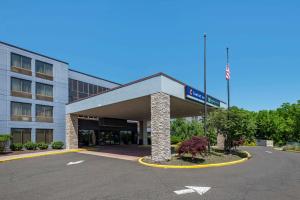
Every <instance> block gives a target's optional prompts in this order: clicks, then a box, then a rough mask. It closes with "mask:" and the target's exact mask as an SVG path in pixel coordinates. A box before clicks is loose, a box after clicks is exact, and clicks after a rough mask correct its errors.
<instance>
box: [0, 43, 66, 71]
mask: <svg viewBox="0 0 300 200" xmlns="http://www.w3.org/2000/svg"><path fill="white" fill-rule="evenodd" d="M0 44H3V45H6V46H10V47H13V48H16V49H20V50H22V51H26V52H28V53H32V54H35V55H38V56H42V57H44V58H48V59H50V60H55V61H57V62H61V63H64V64H67V65H69V63H68V62H66V61H63V60H58V59H56V58H52V57H49V56H46V55H43V54H41V53H37V52H34V51H31V50H28V49H24V48H22V47H18V46H15V45H12V44H9V43H6V42H2V41H0Z"/></svg>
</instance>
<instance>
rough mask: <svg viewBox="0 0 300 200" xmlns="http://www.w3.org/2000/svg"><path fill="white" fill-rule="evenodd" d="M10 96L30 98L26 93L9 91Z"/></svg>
mask: <svg viewBox="0 0 300 200" xmlns="http://www.w3.org/2000/svg"><path fill="white" fill-rule="evenodd" d="M11 96H15V97H23V98H29V99H31V98H32V94H31V93H28V92H22V91H11Z"/></svg>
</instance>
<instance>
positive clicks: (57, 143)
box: [51, 141, 64, 149]
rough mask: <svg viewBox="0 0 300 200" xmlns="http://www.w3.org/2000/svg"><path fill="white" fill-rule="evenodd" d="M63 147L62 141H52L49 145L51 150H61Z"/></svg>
mask: <svg viewBox="0 0 300 200" xmlns="http://www.w3.org/2000/svg"><path fill="white" fill-rule="evenodd" d="M63 146H64V143H63V142H62V141H54V142H52V144H51V147H52V149H62V148H63Z"/></svg>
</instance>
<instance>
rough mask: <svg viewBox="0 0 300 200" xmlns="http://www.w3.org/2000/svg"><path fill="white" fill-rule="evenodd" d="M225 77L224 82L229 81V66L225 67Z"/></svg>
mask: <svg viewBox="0 0 300 200" xmlns="http://www.w3.org/2000/svg"><path fill="white" fill-rule="evenodd" d="M225 77H226V80H229V79H230V68H229V64H227V65H226V71H225Z"/></svg>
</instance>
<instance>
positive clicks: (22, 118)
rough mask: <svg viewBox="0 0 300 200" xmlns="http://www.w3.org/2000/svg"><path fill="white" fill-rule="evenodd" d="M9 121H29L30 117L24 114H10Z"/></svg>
mask: <svg viewBox="0 0 300 200" xmlns="http://www.w3.org/2000/svg"><path fill="white" fill-rule="evenodd" d="M11 121H25V122H31V121H32V117H31V116H26V115H12V116H11Z"/></svg>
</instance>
